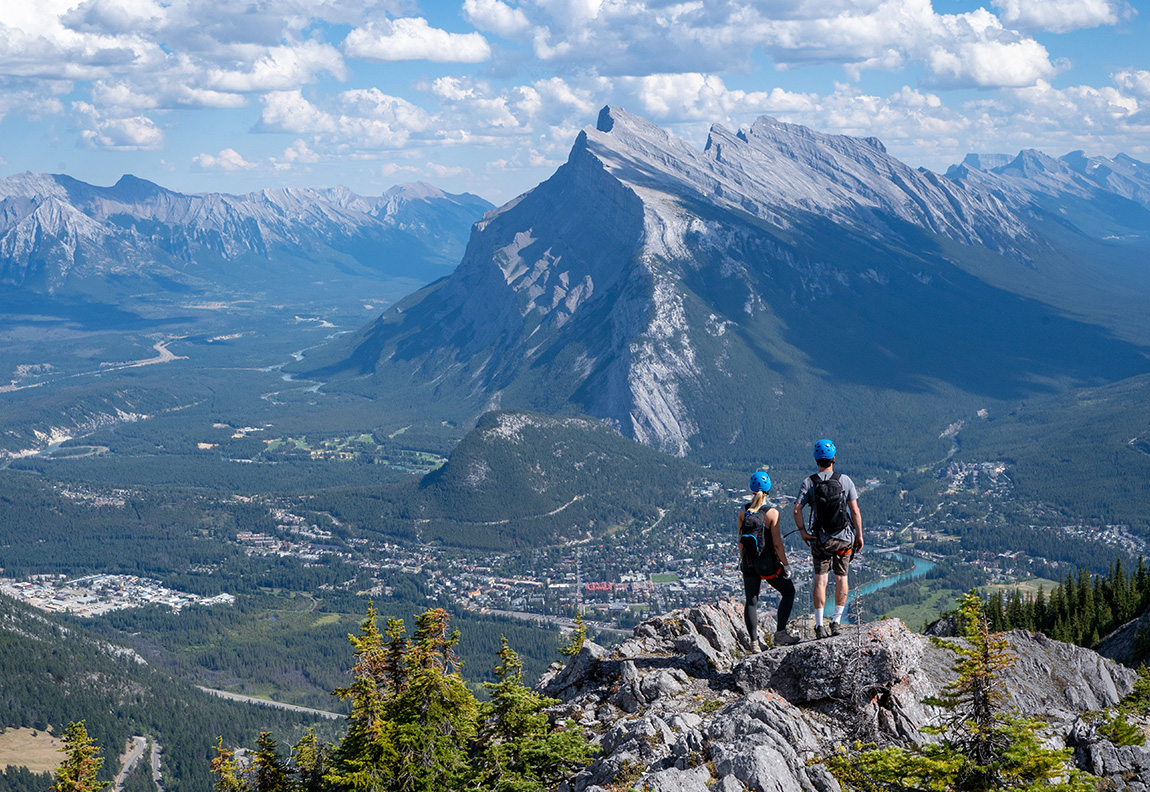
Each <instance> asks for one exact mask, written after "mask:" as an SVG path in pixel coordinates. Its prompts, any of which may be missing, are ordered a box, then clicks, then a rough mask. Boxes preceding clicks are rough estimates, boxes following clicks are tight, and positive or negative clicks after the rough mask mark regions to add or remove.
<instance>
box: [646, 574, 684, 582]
mask: <svg viewBox="0 0 1150 792" xmlns="http://www.w3.org/2000/svg"><path fill="white" fill-rule="evenodd" d="M651 582H652V583H678V582H679V576H678V575H676V574H675V573H674V572H660V573H656V574H654V575H651Z"/></svg>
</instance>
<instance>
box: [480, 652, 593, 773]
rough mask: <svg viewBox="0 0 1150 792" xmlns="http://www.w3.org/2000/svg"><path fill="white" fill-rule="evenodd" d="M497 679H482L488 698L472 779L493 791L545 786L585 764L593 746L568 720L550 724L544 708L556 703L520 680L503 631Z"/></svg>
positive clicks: (519, 668)
mask: <svg viewBox="0 0 1150 792" xmlns="http://www.w3.org/2000/svg"><path fill="white" fill-rule="evenodd" d="M502 640H503V646H502V648H501V649H500V650H499V659H500V661H501V662H500V664H499V665H497V666H496V667H495V676H496V679H498V680H499V681H498V682H484V683H483V687H484V688H485V689H486V690H487V691H488V692H489V693H490V694H491V701H490V702H489V703H488V704H486V705H484V706H483V709H482V715H483V719H484V725H483V727H482V729H481V730H480V733H479V737H478V740H477V741H476V747H477V754H478V756H477V762H476V763H477V770H478V774H477V778H476V782H477V783H478V785H479V787H480V788H482V789H491V790H495V792H544V790H547V789H552V788H554V787H555V786H556V785H557V784H558V783H559V782H560V781H562V780H563V779H564V778H565V777H566V776H568V775H570V774H571V773H572V772H574V771H575V770H577V769H578V768H579V767H582V766H583V765H584V764H586V762H587V759H588V757H589V756H590V755H591V753H592V750H593V749H592V748H591V746H590V745H588V743H587V740H586V739H585V738H584V737H583V735H582V733H581V732H579V731H578V730H577V729H576V728H575V725H574V724H573V723H569V724H568V728H567V729H553V728H552V727H551V724H550V722H549V721H548V719H547V715H546V714H545V713H544V712H543V709H544V708H545V707H549V706H551V705H552V704H556V703H558V701H557V700H556V699H549V698H544V697H543V696H540V695H539V694H538V693H535V692H534V691H532V690H530V689H528V688H527V687H525V686H524V684H523V664H522V663H521V662H520V660H519V656H518V655H517V654H516V653H515V652H514V651H513V650H512V649H511V647H510V646H508V645H507V638H506V637H503V638H502Z"/></svg>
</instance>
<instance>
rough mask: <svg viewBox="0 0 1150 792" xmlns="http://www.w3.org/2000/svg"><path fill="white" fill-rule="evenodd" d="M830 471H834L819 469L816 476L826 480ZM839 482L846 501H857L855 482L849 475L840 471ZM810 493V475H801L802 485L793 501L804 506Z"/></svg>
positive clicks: (857, 492) (857, 494)
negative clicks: (845, 495)
mask: <svg viewBox="0 0 1150 792" xmlns="http://www.w3.org/2000/svg"><path fill="white" fill-rule="evenodd" d="M832 473H834V471H833V470H820V471H819V472H818V476H819V478H821V479H822V480H823V481H826V480H827V479H829V478H830V477H831V474H832ZM839 484H842V485H843V492H845V493H846V494H847V503H850V502H851V501H857V500H858V499H859V491H858V489H857V488H856V487H855V483H854V482H853V481H851V477H850V476H848V475H846V474H845V473H840V474H839ZM810 494H811V477H810V476H803V486H801V487H800V488H799V496H798V498H796V499H795V502H796V503H798V504H799V505H800V506H806V505H807V501H808V500H809V498H810Z"/></svg>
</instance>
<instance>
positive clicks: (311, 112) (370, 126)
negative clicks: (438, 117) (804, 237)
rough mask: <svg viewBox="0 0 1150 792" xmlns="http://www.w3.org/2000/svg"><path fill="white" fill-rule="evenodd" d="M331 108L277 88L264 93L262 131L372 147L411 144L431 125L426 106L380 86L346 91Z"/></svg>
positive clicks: (363, 148)
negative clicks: (391, 92)
mask: <svg viewBox="0 0 1150 792" xmlns="http://www.w3.org/2000/svg"><path fill="white" fill-rule="evenodd" d="M331 105H332V106H331V107H326V108H325V107H320V106H318V105H316V104H313V103H312V102H311V101H309V100H308V99H306V98H305V97H304V96H303V93H302V92H301V91H298V90H296V91H275V92H272V93H269V94H267V95H266V96H264V97H263V111H262V113H261V114H260V122H259V125H258V127H257V128H258V129H259V130H260V131H264V132H291V133H295V134H308V135H312V136H314V137H315V138H317V139H321V140H323V141H325V142H326V143H327V144H328V145H332V146H335V147H337V148H339V149H341V150H350V151H369V150H387V149H397V148H402V147H404V146H406V145H407V144H408V143H409V142H410V141H411V138H412V135H413V134H414V133H420V132H424V131H426V130H428V129H429V128H431V125H432V117H431V115H430V114H428V113H427V112H426V111H425V110H423V109H422V108H420V107H418V106H416V105H414V104H412V103H411V102H408V101H407V100H406V99H400V98H399V97H396V96H390V95H388V94H385V93H383V92H382V91H380V90H379V89H377V88H368V89H356V90H351V91H344V92H343V93H341V94H339V95H338V96H337V97H335V98H334V99H333V100H332V102H331Z"/></svg>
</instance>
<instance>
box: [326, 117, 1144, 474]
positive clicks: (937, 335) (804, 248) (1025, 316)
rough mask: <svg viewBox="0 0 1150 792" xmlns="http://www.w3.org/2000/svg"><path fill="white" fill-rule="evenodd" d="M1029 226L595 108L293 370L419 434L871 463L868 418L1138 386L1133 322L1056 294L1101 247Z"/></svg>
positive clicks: (1014, 208) (1013, 215)
mask: <svg viewBox="0 0 1150 792" xmlns="http://www.w3.org/2000/svg"><path fill="white" fill-rule="evenodd" d="M1040 210H1041V211H1044V212H1047V213H1048V214H1049V213H1050V212H1052V211H1054V210H1053V209H1052V208H1050V207H1046V208H1041V207H1037V206H1033V205H1030V204H1028V203H1027V198H1026V196H1025V195H1024V194H1023V193H1021V192H1019V191H1018V190H1013V191H1011V192H1010V193H1007V192H1004V191H1003V190H1001V189H998V188H996V187H995V185H993V184H991V183H990V181H989V180H988V179H983V180H978V181H977V183H973V184H966V183H964V182H963V181H961V180H958V179H951V178H947V177H943V176H939V175H936V174H934V173H931V172H928V171H923V170H916V169H914V168H911V167H909V166H907V165H905V164H904V163H902V162H900V161H898V160H897V159H895V158H893V157H891V156H890V155H889V154H888V153H887V152H886V150H885V148H884V147H883V146H882V144H881V143H880V142H879V141H877V140H875V139H873V138H867V139H858V138H851V137H844V136H839V135H828V134H823V133H820V132H816V131H814V130H811V129H807V128H805V127H801V126H796V125H793V124H784V123H781V122H779V121H776V120H774V119H771V118H761V119H759V120H758V121H757V122H756V123H755V124H754V125H753V126H752V127H751V128H750V129H746V130H742V131H739V132H730V131H729V130H726V129H724V128H722V127H721V126H715V127H713V128H712V129H711V133H710V136H709V138H708V140H707V143H706V146H705V147H704V148H703V149H702V150H698V149H696V148H694V147H692V146H691V145H689V144H688V143H686V142H684V141H682V140H678V139H676V138H674V137H672V136H671V135H669V134H668V133H667V132H665V131H664V130H662V129H660V128H659V127H657V126H655V125H654V124H652V123H650V122H649V121H646V120H645V119H642V118H639V117H637V116H634V115H631V114H629V113H627V112H625V111H623V110H620V109H618V108H614V107H607V108H604V109H603V111H602V112H601V113H600V114H599V118H598V120H597V122H596V123H595V125H594V126H590V127H587V128H585V129H584V130H583V131H582V132H580V133H579V135H578V137H577V139H576V140H575V143H574V146H573V147H572V150H571V153H570V156H569V157H568V160H567V162H566V163H565V164H564V165H563V166H561V167H560V168H559V169H558V170H557V171H556V173H555V174H554V175H553V176H552V177H551V178H550V179H548V180H547V181H545V182H543V183H542V184H540V185H539V186H537V187H536V188H534V189H533V190H531V191H530V192H527V193H525V194H524V195H522V196H520V197H518V198H516V199H515V200H513V201H511V202H510V203H508V204H506V205H505V206H503V207H501V208H499V209H498V210H496V211H494V212H491V213H489V214H488V215H487V216H486V217H485V218H484V219H483V220H482V221H481V222H479V223H477V224H476V226H475V229H474V232H473V234H472V237H471V240H470V242H469V244H468V246H467V251H466V253H465V254H464V256H463V260H462V262H461V263H460V265H459V267H458V268H457V269H456V271H455V272H454V273H453V274H452V275H451V276H450V277H448V278H447V279H445V280H443V281H441V282H438V283H435V284H432V285H431V286H429V287H427V288H425V289H423V290H421V291H419V292H417V293H416V294H414V295H412V296H411V297H409V298H407V299H406V300H404V301H402V302H401V303H399V304H397V305H396V306H395V307H394V308H393V309H391V310H389V311H388V312H387V313H385V314H384V315H383V316H381V317H380V318H379V319H378V320H376V321H375V322H373V323H372V324H370V325H369V326H367V327H365V328H364V329H363V330H362V331H361V332H360V333H358V334H357V335H356V336H354V337H353V338H351V339H350V340H349V341H346V342H344V343H343V345H342V346H340V347H338V348H336V349H334V350H329V351H327V352H326V353H323V356H319V357H315V358H312V359H311V360H309V361H306V362H305V364H304V368H309V369H311V372H312V375H313V376H322V377H323V378H325V379H327V380H328V381H329V383H330V385H331V387H336V388H340V387H342V388H349V389H354V390H358V391H361V392H366V393H370V394H372V395H386V397H387V398H388V399H389V403H390V404H393V405H401V404H404V403H406V404H410V405H412V410H413V411H414V410H415V407H416V405H418V406H419V410H420V414H421V415H422V416H423V417H424V418H427V417H430V416H431V414H433V413H434V414H435V415H436V416H437V417H439V418H451V419H452V420H458V419H460V418H465V417H466V416H468V415H474V414H476V413H478V412H480V411H483V410H486V409H491V408H492V407H498V406H503V407H524V408H530V409H536V410H542V411H547V412H582V413H586V414H589V415H592V416H596V417H600V418H604V419H606V420H608V421H610V422H612V423H614V424H615V425H616V426H618V427H619V428H620V430H621V431H623V432H624V433H625V434H627V435H629V436H631V437H634V438H636V439H638V440H640V441H642V442H644V443H647V444H649V445H652V446H655V447H657V448H660V449H663V450H665V451H669V452H672V453H676V454H687V453H689V452H690V453H695V452H701V453H702V454H703V456H708V457H709V456H715V457H722V458H724V459H726V460H728V461H733V459H732V458H731V455H732V451H734V455H735V457H736V458H737V457H738V456H739V452H738V448H739V447H741V446H743V445H747V446H748V448H747V449H746V451H745V453H747V454H748V455H750V454H751V446H754V447H756V448H757V450H755V451H754V453H756V454H758V453H761V449H762V447H763V443H764V442H765V441H766V440H767V439H768V438H769V439H770V440H771V441H772V442H773V443H779V442H781V441H784V440H795V441H800V440H801V444H802V445H803V446H805V445H806V443H807V441H808V439H809V437H808V436H809V434H810V432H812V431H818V430H815V429H813V428H811V427H813V426H821V427H823V430H822V431H825V432H832V431H840V432H846V433H848V434H849V435H850V436H852V437H856V438H858V439H860V440H867V441H870V440H873V441H875V442H877V443H879V444H884V443H885V444H886V447H887V448H888V450H889V449H890V448H892V447H893V446H892V442H893V441H892V440H891V438H890V437H889V436H884V435H883V434H882V433H879V432H878V431H877V429H875V428H873V424H874V420H873V419H875V418H878V417H882V418H883V419H884V420H889V416H890V415H892V414H900V412H903V413H905V412H907V411H913V412H915V413H916V414H917V415H918V417H921V418H924V419H925V420H928V421H934V420H937V421H940V422H941V423H940V424H939V426H940V428H941V427H943V426H946V425H947V424H948V423H949V422H950V421H949V420H948V419H946V418H945V416H946V415H948V414H953V411H954V409H955V405H956V404H960V403H961V404H965V405H966V406H970V405H973V404H974V403H975V401H984V400H985V399H986V398H996V397H1004V398H1005V397H1017V396H1019V395H1023V394H1026V393H1032V392H1035V390H1037V389H1048V388H1051V387H1058V385H1057V383H1059V382H1061V383H1066V382H1082V381H1086V382H1092V381H1106V380H1110V379H1117V378H1122V377H1125V376H1130V375H1131V374H1133V373H1136V372H1137V371H1141V370H1143V369H1144V367H1145V355H1144V354H1143V351H1142V348H1141V347H1142V345H1144V344H1147V343H1150V326H1148V327H1138V328H1135V329H1133V330H1132V329H1130V327H1128V326H1125V325H1124V326H1125V330H1124V332H1126V333H1127V336H1128V337H1127V340H1126V341H1119V340H1116V339H1115V338H1113V333H1112V332H1110V331H1109V330H1108V329H1104V328H1102V327H1099V326H1098V323H1099V322H1102V321H1103V319H1100V318H1099V317H1096V316H1090V315H1086V314H1087V310H1086V309H1087V308H1089V306H1090V305H1092V303H1091V302H1090V300H1091V299H1092V298H1091V296H1090V295H1089V294H1088V291H1089V289H1086V290H1085V291H1084V290H1081V289H1080V290H1078V291H1077V292H1076V293H1073V294H1072V293H1069V292H1067V291H1066V290H1065V289H1064V290H1062V291H1060V290H1059V287H1058V282H1059V278H1061V277H1062V276H1063V270H1065V269H1066V268H1067V267H1070V268H1073V267H1079V266H1080V265H1081V262H1083V261H1086V260H1087V258H1086V257H1084V255H1083V250H1086V251H1088V252H1089V251H1090V250H1091V249H1092V247H1097V246H1098V245H1100V244H1103V243H1101V242H1099V241H1098V240H1097V239H1092V238H1090V237H1089V236H1088V235H1085V234H1083V233H1077V235H1076V236H1075V237H1074V240H1075V243H1076V244H1077V245H1078V247H1077V248H1075V249H1074V250H1073V251H1072V252H1068V248H1067V246H1066V245H1065V244H1064V241H1063V240H1062V239H1055V240H1053V241H1052V239H1051V238H1050V236H1049V235H1048V234H1046V233H1045V232H1044V227H1043V225H1042V223H1041V222H1039V220H1041V217H1040V216H1039V214H1038V213H1039V211H1040ZM1036 218H1038V219H1036ZM1132 222H1134V223H1135V224H1136V225H1137V224H1138V223H1140V222H1141V220H1140V218H1138V217H1134V218H1133V221H1132ZM1060 229H1061V230H1060V233H1062V234H1063V235H1066V234H1067V233H1071V234H1073V233H1074V232H1073V231H1069V232H1068V231H1067V229H1066V225H1065V224H1063V225H1062V226H1060ZM1136 231H1137V232H1138V233H1141V232H1143V231H1150V222H1147V223H1146V224H1145V226H1140V225H1139V226H1137V229H1136ZM1102 260H1104V257H1100V256H1091V257H1089V261H1091V262H1093V264H1092V265H1091V266H1097V262H1098V261H1102ZM1055 264H1056V265H1057V266H1055ZM1142 278H1143V281H1145V280H1146V278H1145V276H1144V275H1143V276H1142ZM1095 280H1098V279H1095ZM1094 288H1095V289H1096V290H1098V289H1101V288H1103V287H1101V286H1096V287H1094ZM1126 291H1127V292H1129V291H1130V290H1129V289H1127V290H1126ZM1147 292H1150V283H1147V282H1142V283H1140V284H1137V285H1136V286H1135V287H1134V293H1138V294H1141V295H1145V294H1146V293H1147ZM1084 295H1085V297H1086V299H1084ZM1116 299H1126V300H1129V299H1130V294H1127V296H1126V297H1125V298H1122V297H1120V296H1119V297H1118V298H1116ZM1084 306H1086V307H1085V308H1084ZM1032 327H1040V328H1042V332H1041V333H1040V334H1037V333H1020V332H1019V329H1020V328H1032ZM1137 333H1141V335H1139V336H1138V337H1137V338H1130V335H1131V334H1137ZM1131 340H1133V341H1135V342H1136V343H1133V344H1132V343H1129V341H1131ZM333 380H334V381H333ZM860 405H861V407H860ZM979 406H981V405H979ZM886 435H889V433H886Z"/></svg>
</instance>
